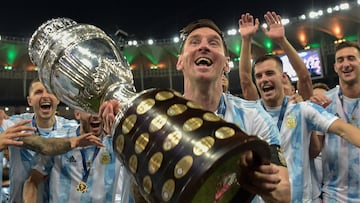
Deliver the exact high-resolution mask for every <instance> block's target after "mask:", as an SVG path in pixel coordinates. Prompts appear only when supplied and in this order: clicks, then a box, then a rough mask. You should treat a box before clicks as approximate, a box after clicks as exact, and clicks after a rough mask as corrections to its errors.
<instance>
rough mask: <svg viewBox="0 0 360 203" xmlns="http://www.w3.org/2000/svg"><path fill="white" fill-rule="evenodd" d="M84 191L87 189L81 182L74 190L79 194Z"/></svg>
mask: <svg viewBox="0 0 360 203" xmlns="http://www.w3.org/2000/svg"><path fill="white" fill-rule="evenodd" d="M86 189H87V185H86V183H85V182H83V181H81V182H80V183H79V184H78V185H77V186H76V190H77V191H78V192H81V193H85V192H86Z"/></svg>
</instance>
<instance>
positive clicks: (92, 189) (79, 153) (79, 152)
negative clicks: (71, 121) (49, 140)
mask: <svg viewBox="0 0 360 203" xmlns="http://www.w3.org/2000/svg"><path fill="white" fill-rule="evenodd" d="M75 117H76V119H77V120H79V122H80V125H78V126H77V127H72V128H67V129H61V130H57V131H54V132H53V133H54V134H55V135H54V136H56V137H72V136H79V135H80V134H84V133H89V132H92V133H94V134H95V135H97V136H98V137H100V139H101V140H102V143H103V145H104V147H102V148H99V147H98V146H87V147H83V148H77V149H74V150H72V151H69V152H67V153H65V154H62V155H58V156H53V157H48V156H43V155H38V156H37V157H36V159H37V164H36V165H35V166H34V167H33V170H31V173H30V176H29V177H28V179H27V180H26V182H25V185H24V200H25V202H36V200H37V195H36V194H37V186H38V184H39V183H40V182H42V181H44V180H45V179H46V178H47V177H49V187H50V188H49V189H50V191H49V196H50V199H49V202H89V203H90V202H116V201H120V202H124V203H126V202H129V201H130V199H129V198H130V197H129V194H130V185H129V181H130V176H129V175H128V174H127V173H126V171H125V170H123V165H122V164H121V163H120V161H119V160H118V159H117V158H116V157H115V154H114V152H113V147H112V136H108V135H106V134H105V133H103V131H102V127H103V125H102V120H101V118H100V117H99V116H98V115H92V114H89V113H85V112H82V111H79V110H75Z"/></svg>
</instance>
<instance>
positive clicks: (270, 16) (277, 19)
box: [264, 11, 281, 25]
mask: <svg viewBox="0 0 360 203" xmlns="http://www.w3.org/2000/svg"><path fill="white" fill-rule="evenodd" d="M264 18H265V21H266V23H267V24H268V25H272V24H281V16H280V15H277V14H276V13H275V12H270V11H268V12H266V14H265V15H264Z"/></svg>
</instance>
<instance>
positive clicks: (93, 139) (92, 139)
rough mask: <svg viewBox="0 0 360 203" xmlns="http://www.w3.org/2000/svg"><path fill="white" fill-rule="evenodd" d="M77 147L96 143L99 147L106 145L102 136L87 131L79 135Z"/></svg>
mask: <svg viewBox="0 0 360 203" xmlns="http://www.w3.org/2000/svg"><path fill="white" fill-rule="evenodd" d="M78 139H79V140H78V144H77V147H86V146H89V145H96V146H98V147H104V146H105V145H104V144H102V143H101V139H100V137H98V136H96V135H94V134H93V133H85V134H82V135H80V136H79V137H78Z"/></svg>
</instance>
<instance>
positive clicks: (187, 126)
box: [29, 18, 270, 203]
mask: <svg viewBox="0 0 360 203" xmlns="http://www.w3.org/2000/svg"><path fill="white" fill-rule="evenodd" d="M29 55H30V59H31V61H32V62H33V63H34V64H35V65H36V66H38V67H39V68H40V71H39V77H40V80H41V81H42V82H43V83H44V85H45V87H46V88H47V89H48V91H50V92H52V93H53V94H55V95H56V96H57V97H58V98H59V99H60V100H61V101H62V102H64V103H66V104H67V105H69V106H71V107H72V108H76V109H80V110H83V111H86V112H92V113H96V112H98V110H99V107H100V105H101V103H102V102H104V101H107V100H110V99H115V100H117V101H119V102H120V103H121V110H120V113H118V115H117V116H116V118H115V123H114V125H113V130H112V134H113V136H114V138H113V148H114V151H115V152H116V153H117V158H118V159H119V160H120V161H122V162H123V163H124V165H125V167H126V168H127V170H128V171H130V172H131V174H132V176H133V178H134V180H135V183H136V184H137V186H138V188H139V190H140V192H141V194H142V195H143V196H144V198H145V199H146V200H148V201H149V202H211V203H213V202H239V201H241V202H244V201H250V200H251V199H252V197H253V194H249V193H247V192H244V191H245V190H242V189H241V188H240V185H239V184H238V183H237V177H238V176H239V175H241V173H239V170H238V169H237V167H236V165H237V162H238V160H239V158H240V155H241V153H242V152H244V151H246V150H253V151H254V152H255V156H256V155H258V156H256V157H259V158H258V159H257V160H258V161H259V164H260V163H264V162H266V163H268V161H269V159H270V148H269V146H268V144H267V143H266V142H264V141H261V140H260V139H259V138H257V137H256V136H249V135H246V134H245V133H244V132H242V131H241V130H240V129H239V128H238V127H237V126H236V125H235V124H232V123H228V122H226V121H224V120H223V119H221V118H220V117H218V116H216V115H215V114H214V113H213V112H209V111H205V110H203V109H202V108H201V106H199V105H197V104H195V103H193V102H191V101H189V100H186V99H185V98H184V97H182V96H181V95H180V94H179V93H178V92H176V91H174V90H171V89H149V90H144V91H142V92H140V93H136V92H135V88H134V85H133V76H132V73H131V70H130V69H129V65H128V63H127V62H126V60H125V59H124V57H123V56H122V55H121V53H120V51H119V49H118V48H117V46H116V44H115V43H114V42H113V40H112V39H111V38H110V37H108V36H107V35H106V34H105V33H104V32H103V31H102V30H101V29H99V28H97V27H95V26H93V25H88V24H79V23H76V22H75V21H73V20H71V19H68V18H57V19H52V20H49V21H47V22H45V23H44V24H42V25H41V26H40V27H39V28H38V29H37V30H36V31H35V33H34V34H33V35H32V37H31V39H30V42H29Z"/></svg>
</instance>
